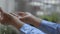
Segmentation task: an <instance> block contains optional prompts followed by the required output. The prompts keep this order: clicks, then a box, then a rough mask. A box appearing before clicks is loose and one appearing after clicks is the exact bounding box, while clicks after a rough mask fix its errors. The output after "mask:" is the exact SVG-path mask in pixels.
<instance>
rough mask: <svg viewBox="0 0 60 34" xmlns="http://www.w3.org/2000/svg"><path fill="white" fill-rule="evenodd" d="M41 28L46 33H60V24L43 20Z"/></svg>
mask: <svg viewBox="0 0 60 34" xmlns="http://www.w3.org/2000/svg"><path fill="white" fill-rule="evenodd" d="M40 26H41V27H42V29H43V30H45V32H49V33H51V34H57V33H58V34H59V33H60V24H56V23H53V22H49V21H45V20H42V21H41V23H40Z"/></svg>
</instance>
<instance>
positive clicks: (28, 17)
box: [18, 12, 41, 27]
mask: <svg viewBox="0 0 60 34" xmlns="http://www.w3.org/2000/svg"><path fill="white" fill-rule="evenodd" d="M18 15H19V16H21V18H20V20H21V21H23V22H25V23H28V24H31V25H34V26H36V27H37V26H39V25H40V21H41V20H40V19H39V18H37V17H35V16H33V15H32V14H31V13H28V12H19V13H18ZM18 18H19V17H18Z"/></svg>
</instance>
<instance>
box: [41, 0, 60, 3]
mask: <svg viewBox="0 0 60 34" xmlns="http://www.w3.org/2000/svg"><path fill="white" fill-rule="evenodd" d="M42 2H44V3H49V4H59V3H60V0H42Z"/></svg>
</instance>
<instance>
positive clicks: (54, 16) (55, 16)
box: [41, 12, 60, 22]
mask: <svg viewBox="0 0 60 34" xmlns="http://www.w3.org/2000/svg"><path fill="white" fill-rule="evenodd" d="M41 18H42V19H45V20H48V21H52V22H58V20H59V19H60V16H59V14H58V13H56V12H53V13H52V14H51V15H43V16H41Z"/></svg>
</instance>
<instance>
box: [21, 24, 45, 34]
mask: <svg viewBox="0 0 60 34" xmlns="http://www.w3.org/2000/svg"><path fill="white" fill-rule="evenodd" d="M20 30H21V31H22V32H24V33H25V34H45V33H44V32H42V31H41V30H39V29H37V28H35V27H32V26H30V25H28V24H25V25H23V26H22V28H21V29H20Z"/></svg>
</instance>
